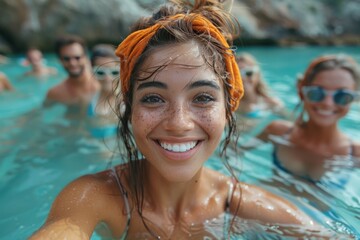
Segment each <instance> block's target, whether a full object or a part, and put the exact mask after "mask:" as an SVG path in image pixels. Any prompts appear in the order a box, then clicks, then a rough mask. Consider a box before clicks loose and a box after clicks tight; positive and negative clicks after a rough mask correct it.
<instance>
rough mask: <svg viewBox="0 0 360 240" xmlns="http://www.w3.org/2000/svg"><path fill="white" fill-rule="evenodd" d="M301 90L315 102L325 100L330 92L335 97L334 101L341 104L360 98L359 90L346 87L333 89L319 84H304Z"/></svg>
mask: <svg viewBox="0 0 360 240" xmlns="http://www.w3.org/2000/svg"><path fill="white" fill-rule="evenodd" d="M301 92H302V93H303V94H304V97H305V98H306V99H307V100H308V101H310V102H314V103H317V102H321V101H323V100H324V99H325V97H326V96H327V95H329V94H330V95H331V96H332V97H333V101H334V103H335V104H337V105H340V106H346V105H347V104H349V103H351V102H352V101H354V100H358V99H359V98H360V94H359V93H358V92H354V91H350V90H345V89H338V90H334V91H331V90H326V89H324V88H322V87H319V86H304V87H302V88H301Z"/></svg>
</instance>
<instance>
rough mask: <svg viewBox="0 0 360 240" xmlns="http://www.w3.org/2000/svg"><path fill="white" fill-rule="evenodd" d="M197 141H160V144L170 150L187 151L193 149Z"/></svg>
mask: <svg viewBox="0 0 360 240" xmlns="http://www.w3.org/2000/svg"><path fill="white" fill-rule="evenodd" d="M196 143H197V141H192V142H186V143H176V144H171V143H165V142H160V146H161V147H162V148H164V149H165V150H168V151H172V152H187V151H189V150H191V149H193V148H194V147H195V146H196Z"/></svg>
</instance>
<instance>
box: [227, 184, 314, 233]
mask: <svg viewBox="0 0 360 240" xmlns="http://www.w3.org/2000/svg"><path fill="white" fill-rule="evenodd" d="M235 204H240V205H239V206H238V211H237V213H236V215H238V216H240V217H242V218H246V219H253V220H257V221H261V222H264V223H273V224H301V225H308V226H310V225H313V224H314V223H313V221H312V220H311V219H310V218H309V217H308V216H306V215H305V214H304V213H303V212H301V211H300V210H299V209H298V208H297V207H296V206H295V205H294V204H292V203H291V202H289V201H288V200H286V199H284V198H282V197H280V196H277V195H275V194H273V193H271V192H269V191H266V190H264V189H262V188H259V187H256V186H253V185H249V184H243V183H241V184H240V183H239V184H238V186H237V188H236V192H235V193H234V201H232V210H236V208H235V207H237V206H235Z"/></svg>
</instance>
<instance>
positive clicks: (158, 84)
mask: <svg viewBox="0 0 360 240" xmlns="http://www.w3.org/2000/svg"><path fill="white" fill-rule="evenodd" d="M149 87H156V88H162V89H167V86H166V84H165V83H163V82H158V81H151V82H144V83H140V84H139V86H138V87H137V90H141V89H144V88H149Z"/></svg>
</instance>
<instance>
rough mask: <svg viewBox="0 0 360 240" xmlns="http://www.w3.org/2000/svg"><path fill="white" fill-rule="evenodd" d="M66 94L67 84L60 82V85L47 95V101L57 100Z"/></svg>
mask: <svg viewBox="0 0 360 240" xmlns="http://www.w3.org/2000/svg"><path fill="white" fill-rule="evenodd" d="M64 92H66V90H65V82H60V83H59V84H57V85H55V86H54V87H52V88H50V89H49V91H48V92H47V94H46V99H49V100H57V99H58V98H59V96H61V95H63V93H64Z"/></svg>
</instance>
